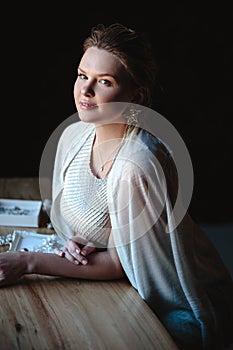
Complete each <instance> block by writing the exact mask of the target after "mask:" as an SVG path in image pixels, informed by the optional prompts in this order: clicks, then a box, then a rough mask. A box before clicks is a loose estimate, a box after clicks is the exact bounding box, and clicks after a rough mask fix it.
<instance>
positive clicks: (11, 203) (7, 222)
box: [0, 198, 42, 227]
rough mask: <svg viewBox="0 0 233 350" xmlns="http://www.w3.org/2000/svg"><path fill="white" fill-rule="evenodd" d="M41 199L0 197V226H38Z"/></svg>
mask: <svg viewBox="0 0 233 350" xmlns="http://www.w3.org/2000/svg"><path fill="white" fill-rule="evenodd" d="M41 208H42V201H39V200H24V199H5V198H0V226H23V227H39V219H40V212H41Z"/></svg>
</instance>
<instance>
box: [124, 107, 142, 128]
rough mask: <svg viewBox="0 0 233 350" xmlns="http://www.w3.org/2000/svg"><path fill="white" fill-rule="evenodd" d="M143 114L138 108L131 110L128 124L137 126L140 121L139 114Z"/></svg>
mask: <svg viewBox="0 0 233 350" xmlns="http://www.w3.org/2000/svg"><path fill="white" fill-rule="evenodd" d="M140 113H141V110H140V109H136V108H133V107H132V108H130V109H129V115H128V116H127V124H128V125H132V126H135V125H137V124H138V119H137V116H138V114H140Z"/></svg>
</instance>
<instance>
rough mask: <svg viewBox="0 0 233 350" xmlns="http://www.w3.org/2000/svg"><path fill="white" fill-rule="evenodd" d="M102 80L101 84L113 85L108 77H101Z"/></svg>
mask: <svg viewBox="0 0 233 350" xmlns="http://www.w3.org/2000/svg"><path fill="white" fill-rule="evenodd" d="M100 82H101V84H103V85H108V86H110V85H111V82H110V81H109V80H107V79H101V80H100Z"/></svg>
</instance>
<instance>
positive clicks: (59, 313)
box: [0, 178, 177, 350]
mask: <svg viewBox="0 0 233 350" xmlns="http://www.w3.org/2000/svg"><path fill="white" fill-rule="evenodd" d="M0 198H15V199H40V191H39V186H38V179H36V178H22V179H17V178H8V179H3V178H2V179H0ZM13 229H15V227H9V226H8V227H3V226H0V234H1V235H2V234H6V233H8V232H12V230H13ZM20 229H23V230H24V228H22V227H21V228H20ZM25 229H26V230H28V228H25ZM29 230H30V229H29ZM36 230H37V232H39V233H48V234H49V233H52V232H53V231H52V230H48V229H46V228H39V229H36ZM0 321H1V325H0V349H2V350H14V349H23V350H29V349H35V350H37V349H38V350H41V349H48V350H59V349H62V350H66V349H67V350H68V349H69V350H76V349H78V350H85V349H89V350H92V349H93V350H98V349H100V350H104V349H106V350H108V349H111V350H115V349H116V350H118V349H119V350H128V349H130V350H131V349H132V350H137V349H138V350H143V349H147V350H150V349H156V350H160V349H163V350H177V347H176V345H175V344H174V342H173V340H172V339H171V337H170V336H169V334H168V333H167V331H166V330H165V329H164V327H163V326H162V325H161V323H160V322H159V320H158V319H157V317H156V316H155V314H154V313H153V312H152V311H151V310H150V308H149V307H148V306H147V305H146V303H145V302H144V301H143V300H142V299H141V297H140V296H139V295H138V293H137V292H136V291H135V290H134V288H133V287H132V286H131V285H130V284H129V282H128V281H127V280H120V281H103V282H100V281H85V280H76V279H69V278H59V277H52V276H41V275H27V276H25V277H23V278H22V279H21V280H20V281H19V282H18V283H16V284H14V285H12V286H7V287H2V288H0Z"/></svg>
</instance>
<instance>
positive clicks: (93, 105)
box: [79, 101, 97, 110]
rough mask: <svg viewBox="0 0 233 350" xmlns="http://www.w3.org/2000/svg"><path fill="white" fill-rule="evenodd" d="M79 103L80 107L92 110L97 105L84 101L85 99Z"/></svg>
mask: <svg viewBox="0 0 233 350" xmlns="http://www.w3.org/2000/svg"><path fill="white" fill-rule="evenodd" d="M79 105H80V108H81V109H83V110H90V109H93V108H96V107H97V105H96V104H94V103H89V102H83V101H81V102H79Z"/></svg>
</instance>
